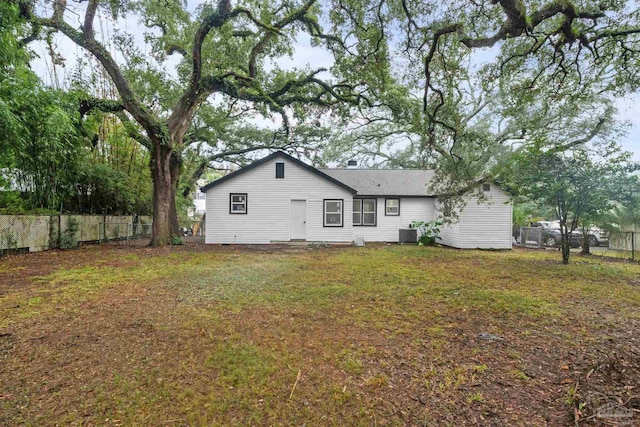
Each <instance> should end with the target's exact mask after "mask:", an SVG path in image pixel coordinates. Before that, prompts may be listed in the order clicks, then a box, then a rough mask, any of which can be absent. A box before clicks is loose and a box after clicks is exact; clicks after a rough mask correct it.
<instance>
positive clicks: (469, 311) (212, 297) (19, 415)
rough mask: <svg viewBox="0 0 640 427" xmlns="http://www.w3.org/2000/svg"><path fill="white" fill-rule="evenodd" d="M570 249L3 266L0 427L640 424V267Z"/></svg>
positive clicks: (178, 255)
mask: <svg viewBox="0 0 640 427" xmlns="http://www.w3.org/2000/svg"><path fill="white" fill-rule="evenodd" d="M559 261H560V255H559V254H558V253H557V252H555V251H526V250H514V251H509V252H486V251H458V250H451V249H443V248H423V247H416V246H398V245H391V246H387V245H380V246H367V247H366V248H351V247H342V248H329V249H326V248H325V249H307V248H271V247H269V248H261V249H256V248H240V247H219V246H206V247H205V246H202V245H188V246H185V247H177V248H163V249H152V248H147V247H138V248H135V247H109V246H102V247H98V246H88V247H83V248H79V249H76V250H69V251H50V252H45V253H38V254H29V255H23V256H16V257H9V258H5V259H0V425H114V426H115V425H150V426H158V425H166V426H171V425H238V426H246V425H295V426H299V425H308V426H312V425H313V426H315V425H318V426H320V425H322V426H325V425H341V426H344V425H364V426H370V425H380V426H382V425H412V426H414V425H415V426H461V425H478V426H519V425H550V426H565V425H566V426H572V425H574V424H579V425H604V423H605V422H606V421H607V419H606V418H607V417H608V416H609V415H607V413H605V412H604V411H598V410H597V408H600V407H602V405H605V404H609V405H610V407H614V409H616V410H618V412H617V413H618V414H623V415H624V414H626V415H625V416H626V417H627V419H626V420H627V421H628V420H631V424H629V425H638V423H640V265H638V264H632V263H623V262H619V261H615V262H614V261H607V260H603V259H600V258H595V257H580V256H572V260H571V264H570V265H568V266H564V265H561V264H560V262H559ZM483 332H486V333H490V334H494V335H497V336H499V337H501V338H503V340H486V339H481V338H480V337H479V336H478V335H479V334H480V333H483ZM609 412H611V411H609ZM634 420H635V421H634ZM634 422H635V423H636V424H633V423H634Z"/></svg>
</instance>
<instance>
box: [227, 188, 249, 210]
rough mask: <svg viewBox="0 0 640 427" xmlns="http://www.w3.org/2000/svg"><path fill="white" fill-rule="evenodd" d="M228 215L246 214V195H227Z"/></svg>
mask: <svg viewBox="0 0 640 427" xmlns="http://www.w3.org/2000/svg"><path fill="white" fill-rule="evenodd" d="M229 213H232V214H246V213H247V193H231V194H230V195H229Z"/></svg>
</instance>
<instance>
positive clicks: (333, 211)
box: [202, 152, 511, 249]
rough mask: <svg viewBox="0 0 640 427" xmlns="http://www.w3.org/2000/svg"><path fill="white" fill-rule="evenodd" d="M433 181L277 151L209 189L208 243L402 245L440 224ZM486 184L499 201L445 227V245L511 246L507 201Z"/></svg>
mask: <svg viewBox="0 0 640 427" xmlns="http://www.w3.org/2000/svg"><path fill="white" fill-rule="evenodd" d="M432 177H433V172H432V171H428V170H406V169H403V170H401V169H393V170H390V169H370V170H366V169H316V168H314V167H312V166H309V165H307V164H305V163H304V162H301V161H300V160H298V159H295V158H293V157H291V156H289V155H287V154H285V153H283V152H275V153H273V154H271V155H269V156H267V157H265V158H263V159H261V160H258V161H256V162H254V163H252V164H250V165H249V166H246V167H244V168H242V169H240V170H238V171H235V172H233V173H230V174H229V175H226V176H224V177H222V178H220V179H217V180H215V181H213V182H211V183H209V184H208V185H205V186H204V187H202V192H203V193H205V194H206V235H205V242H206V243H222V244H229V243H247V244H248V243H252V244H253V243H258V244H260V243H276V242H289V241H296V240H300V241H305V240H306V241H324V242H352V241H354V240H355V239H356V238H359V237H362V238H364V240H365V241H367V242H398V241H399V230H400V229H406V228H408V227H409V225H410V224H411V222H413V221H431V220H433V219H435V218H436V214H437V213H436V209H437V207H438V202H437V198H436V197H434V196H432V195H429V194H428V193H427V184H428V183H429V181H430V180H431V179H432ZM484 186H485V187H484V190H485V191H486V192H491V194H490V195H491V199H492V203H481V204H477V203H476V201H475V200H470V201H469V203H468V204H467V207H466V208H465V209H464V210H463V211H462V212H460V214H459V221H458V222H456V223H454V224H453V225H451V226H445V227H443V229H442V232H441V243H443V244H446V245H450V246H454V247H459V248H495V249H510V248H511V204H510V203H509V199H508V195H507V194H506V193H505V192H503V191H502V190H500V189H499V188H498V187H497V186H495V185H494V184H484ZM487 186H488V187H487ZM505 202H506V203H505ZM484 228H486V229H484ZM471 231H473V232H471Z"/></svg>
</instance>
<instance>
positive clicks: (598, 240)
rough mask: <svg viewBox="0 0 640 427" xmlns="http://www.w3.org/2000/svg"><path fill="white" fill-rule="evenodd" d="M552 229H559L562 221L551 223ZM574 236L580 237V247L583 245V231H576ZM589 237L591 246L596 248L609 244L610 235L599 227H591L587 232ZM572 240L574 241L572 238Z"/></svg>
mask: <svg viewBox="0 0 640 427" xmlns="http://www.w3.org/2000/svg"><path fill="white" fill-rule="evenodd" d="M548 226H549V227H550V228H552V229H559V228H560V221H549V225H548ZM573 234H575V235H577V236H578V239H579V242H580V245H579V246H581V245H582V230H574V232H573ZM587 237H588V238H589V246H591V247H596V246H600V245H605V244H609V234H608V233H606V232H604V231H602V230H601V229H599V228H598V227H594V226H591V227H589V230H588V232H587ZM572 239H574V238H573V237H572Z"/></svg>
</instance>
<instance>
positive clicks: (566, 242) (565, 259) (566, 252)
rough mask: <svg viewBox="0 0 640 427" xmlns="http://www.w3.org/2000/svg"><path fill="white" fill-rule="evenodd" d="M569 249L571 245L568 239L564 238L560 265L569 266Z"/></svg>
mask: <svg viewBox="0 0 640 427" xmlns="http://www.w3.org/2000/svg"><path fill="white" fill-rule="evenodd" d="M570 249H571V244H570V241H569V239H568V238H567V237H566V236H565V237H563V239H562V263H563V264H569V253H570Z"/></svg>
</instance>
